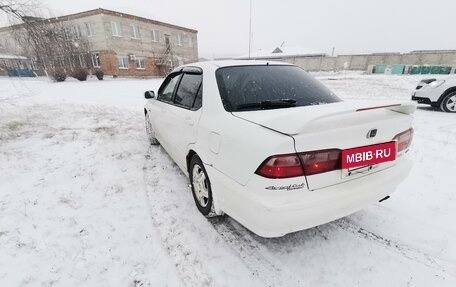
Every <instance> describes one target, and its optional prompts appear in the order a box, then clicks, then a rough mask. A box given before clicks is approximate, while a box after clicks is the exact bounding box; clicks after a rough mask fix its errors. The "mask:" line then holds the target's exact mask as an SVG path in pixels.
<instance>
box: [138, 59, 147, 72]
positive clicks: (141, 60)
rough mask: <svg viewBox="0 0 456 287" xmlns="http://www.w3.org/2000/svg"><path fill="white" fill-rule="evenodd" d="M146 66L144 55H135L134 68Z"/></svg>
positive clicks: (139, 68)
mask: <svg viewBox="0 0 456 287" xmlns="http://www.w3.org/2000/svg"><path fill="white" fill-rule="evenodd" d="M145 68H146V62H145V58H144V57H136V69H138V70H144V69H145Z"/></svg>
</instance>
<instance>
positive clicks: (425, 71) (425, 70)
mask: <svg viewBox="0 0 456 287" xmlns="http://www.w3.org/2000/svg"><path fill="white" fill-rule="evenodd" d="M430 73H431V67H430V66H421V67H420V74H430Z"/></svg>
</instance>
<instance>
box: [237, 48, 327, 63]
mask: <svg viewBox="0 0 456 287" xmlns="http://www.w3.org/2000/svg"><path fill="white" fill-rule="evenodd" d="M325 56H327V55H326V54H325V53H321V52H317V51H311V50H305V49H302V48H297V47H276V48H275V49H264V50H259V51H256V52H253V53H250V57H249V55H243V56H240V57H235V58H234V59H238V60H246V59H283V58H295V57H325Z"/></svg>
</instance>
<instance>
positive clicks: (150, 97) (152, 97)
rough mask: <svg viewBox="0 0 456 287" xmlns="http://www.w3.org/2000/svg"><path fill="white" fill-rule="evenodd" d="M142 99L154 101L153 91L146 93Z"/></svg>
mask: <svg viewBox="0 0 456 287" xmlns="http://www.w3.org/2000/svg"><path fill="white" fill-rule="evenodd" d="M144 98H146V99H154V98H155V92H154V91H146V92H145V93H144Z"/></svg>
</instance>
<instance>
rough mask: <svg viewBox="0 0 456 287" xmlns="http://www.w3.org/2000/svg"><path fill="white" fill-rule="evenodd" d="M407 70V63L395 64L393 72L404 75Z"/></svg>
mask: <svg viewBox="0 0 456 287" xmlns="http://www.w3.org/2000/svg"><path fill="white" fill-rule="evenodd" d="M404 70H405V65H393V68H392V69H391V73H392V74H393V75H402V74H404Z"/></svg>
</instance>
